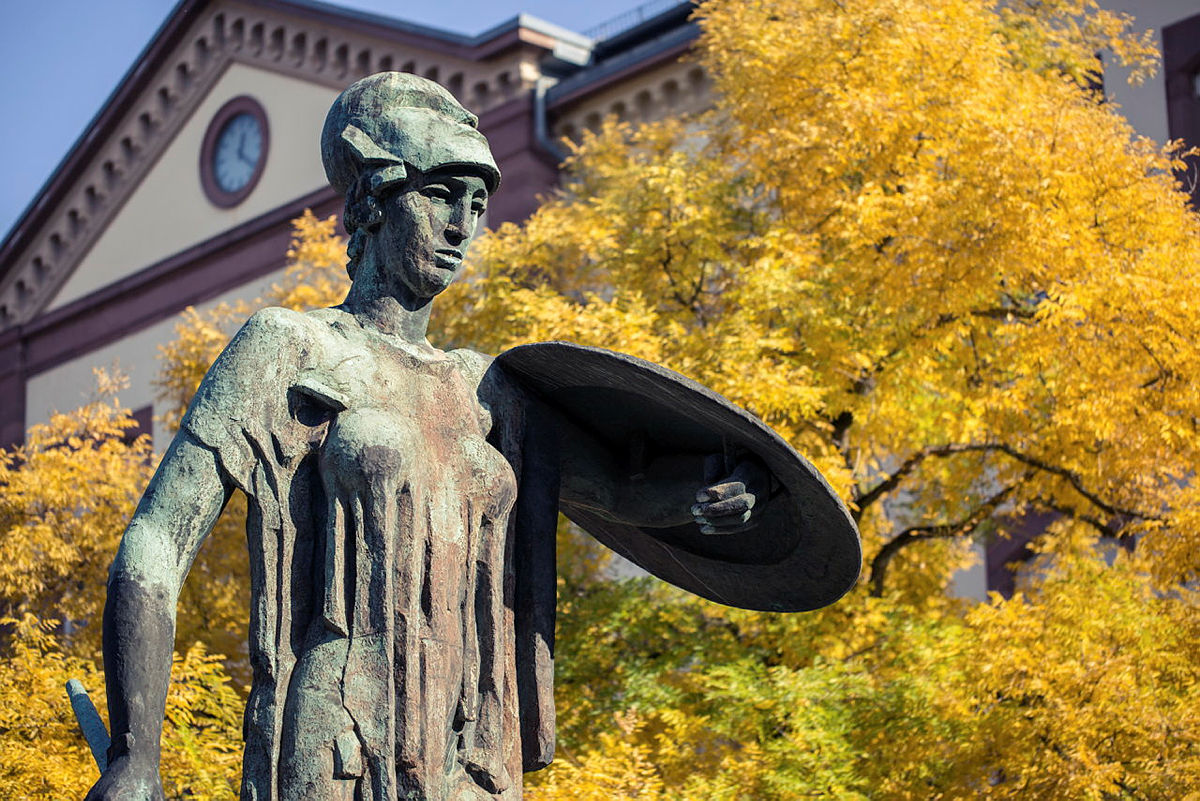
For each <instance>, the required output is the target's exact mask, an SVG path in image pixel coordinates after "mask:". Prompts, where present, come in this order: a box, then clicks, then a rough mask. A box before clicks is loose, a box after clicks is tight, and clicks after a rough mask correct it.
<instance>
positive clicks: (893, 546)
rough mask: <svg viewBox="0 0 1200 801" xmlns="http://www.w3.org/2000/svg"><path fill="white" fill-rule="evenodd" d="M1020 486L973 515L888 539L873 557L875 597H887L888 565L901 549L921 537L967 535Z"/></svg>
mask: <svg viewBox="0 0 1200 801" xmlns="http://www.w3.org/2000/svg"><path fill="white" fill-rule="evenodd" d="M1016 487H1017V485H1016V484H1013V485H1011V486H1008V487H1005V488H1004V489H1002V490H1000V491H999V492H997V493H996V494H995V495H993V496H992V497H990V498H988V499H987V500H986V501H984V502H983V503H982V504H981V505H980V506H978V507H976V508H975V509H974V510H973V511H972V512H971V513H970V514H969V515H967V516H966V517H965V518H963V519H962V520H959V521H958V522H955V523H942V524H940V525H932V526H911V527H909V528H906V529H904V530H903V531H901V532H900V533H899V534H897V535H896V536H894V537H892V538H891V539H890V540H888V541H887V543H886V544H884V546H883V547H882V548H880V549H879V553H877V554H875V558H874V559H872V560H871V597H873V598H880V597H882V596H883V583H884V580H885V578H886V577H887V569H888V565H890V564H891V562H892V559H893V558H894V557H895V556H896V554H898V553H899V552H900V550H901V549H902V548H904V547H905V546H907V545H910V544H911V543H914V542H917V541H919V540H932V539H950V538H954V537H965V536H966V535H968V534H970V533H971V532H973V531H974V530H975V529H977V528H979V524H980V523H982V522H983V521H984V520H987V518H988V517H989V516H990V515H991V514H992V512H994V511H995V510H996V508H997V507H998V506H1000V504H1002V503H1004V499H1005V498H1007V497H1008V496H1009V495H1010V494H1011V493H1012V491H1013V490H1014V489H1016Z"/></svg>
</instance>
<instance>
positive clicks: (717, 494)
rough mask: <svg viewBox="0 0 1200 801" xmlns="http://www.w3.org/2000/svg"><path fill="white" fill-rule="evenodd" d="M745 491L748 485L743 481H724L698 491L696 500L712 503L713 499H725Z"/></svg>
mask: <svg viewBox="0 0 1200 801" xmlns="http://www.w3.org/2000/svg"><path fill="white" fill-rule="evenodd" d="M745 492H746V485H745V484H743V483H742V482H740V481H724V482H722V483H720V484H713V485H712V486H711V487H705V488H703V489H702V490H700V491H699V492H697V493H696V500H697V501H699V502H700V503H711V502H713V501H723V500H726V499H727V498H732V497H734V496H736V495H742V494H744V493H745Z"/></svg>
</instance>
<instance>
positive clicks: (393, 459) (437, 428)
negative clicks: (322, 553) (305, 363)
mask: <svg viewBox="0 0 1200 801" xmlns="http://www.w3.org/2000/svg"><path fill="white" fill-rule="evenodd" d="M340 356H341V358H338V359H336V360H334V361H332V362H327V363H326V364H323V365H315V366H313V367H312V368H310V369H308V370H305V371H303V374H302V375H301V376H300V378H299V380H298V382H297V386H299V387H300V390H299V392H300V394H302V395H304V396H306V398H307V399H315V400H313V403H314V404H315V405H317V406H320V405H321V401H320V399H321V396H322V395H328V396H329V402H326V403H325V412H324V414H316V415H310V416H312V417H313V419H314V421H315V422H316V423H317V425H320V426H322V427H323V428H324V431H323V432H322V434H321V435H320V437H319V440H320V443H319V445H318V446H317V447H318V451H319V455H320V464H321V467H322V471H323V472H324V473H325V474H326V478H327V480H332V481H333V483H337V484H343V485H346V484H350V485H354V486H356V487H358V488H359V489H360V490H367V491H369V492H371V493H372V494H374V493H377V492H384V493H393V492H399V491H402V490H403V489H405V488H410V489H413V488H419V489H421V490H422V491H423V492H424V493H426V494H432V495H434V496H438V497H440V498H441V499H443V500H442V503H443V504H449V505H451V506H459V505H461V504H463V503H468V504H470V505H471V506H474V507H476V508H478V509H481V510H487V512H488V513H489V516H499V515H500V514H502V513H503V512H504V511H506V510H507V508H508V507H509V506H510V505H511V502H512V499H513V496H514V495H515V491H516V480H515V476H514V475H513V471H512V468H511V467H510V465H509V464H508V462H507V461H506V460H505V459H504V457H503V456H502V455H501V454H500V453H499V452H498V451H497V450H496V449H495V448H493V447H492V446H491V445H490V444H489V443H488V441H487V434H488V430H489V429H490V427H491V419H490V416H489V415H488V414H487V412H486V411H485V410H484V409H483V408H482V407H481V406H480V404H479V401H478V399H477V398H476V388H475V387H472V386H469V385H468V382H467V379H466V378H465V377H464V375H463V374H462V372H461V371H460V370H459V369H458V367H457V366H456V365H455V363H454V362H453V361H452V360H450V359H448V358H422V357H418V356H415V355H413V354H411V353H407V352H405V351H402V350H400V349H396V348H388V347H376V348H374V349H372V350H370V351H367V350H360V351H358V352H357V353H349V354H340Z"/></svg>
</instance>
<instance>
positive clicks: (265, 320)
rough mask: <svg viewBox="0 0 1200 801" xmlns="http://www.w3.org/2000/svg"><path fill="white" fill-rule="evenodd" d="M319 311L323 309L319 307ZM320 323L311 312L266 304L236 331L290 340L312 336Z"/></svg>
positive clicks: (270, 338)
mask: <svg viewBox="0 0 1200 801" xmlns="http://www.w3.org/2000/svg"><path fill="white" fill-rule="evenodd" d="M319 311H325V309H320V310H319ZM319 327H324V326H322V325H321V322H320V321H319V318H318V317H316V316H315V315H314V313H313V312H298V311H294V310H293V309H284V308H282V307H279V306H268V307H267V308H265V309H259V310H258V311H256V312H254V314H252V315H250V317H249V319H247V320H246V323H245V324H244V325H243V326H242V330H241V331H240V332H238V335H239V336H246V337H249V338H252V339H257V340H279V341H280V342H284V341H292V340H294V339H296V338H298V337H305V336H312V335H313V334H314V333H316V332H317V330H318V328H319Z"/></svg>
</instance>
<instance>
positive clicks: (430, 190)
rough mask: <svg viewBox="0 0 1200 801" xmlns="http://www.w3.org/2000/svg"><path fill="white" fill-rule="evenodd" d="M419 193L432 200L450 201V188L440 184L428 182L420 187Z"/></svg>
mask: <svg viewBox="0 0 1200 801" xmlns="http://www.w3.org/2000/svg"><path fill="white" fill-rule="evenodd" d="M421 194H422V195H424V196H425V197H429V198H433V199H434V200H441V201H445V202H449V201H450V189H449V188H448V187H446V186H443V185H442V184H429V185H427V186H425V187H422V189H421Z"/></svg>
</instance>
